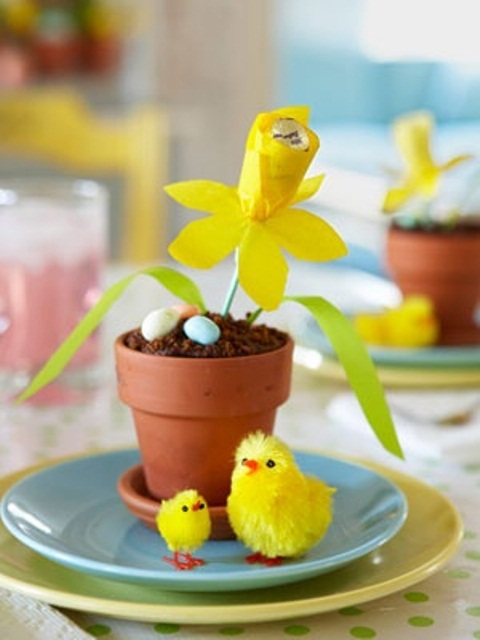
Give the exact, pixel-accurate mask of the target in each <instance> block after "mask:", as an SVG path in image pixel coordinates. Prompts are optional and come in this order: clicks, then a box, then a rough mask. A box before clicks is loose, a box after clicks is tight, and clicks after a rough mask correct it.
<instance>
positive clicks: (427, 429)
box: [326, 390, 480, 463]
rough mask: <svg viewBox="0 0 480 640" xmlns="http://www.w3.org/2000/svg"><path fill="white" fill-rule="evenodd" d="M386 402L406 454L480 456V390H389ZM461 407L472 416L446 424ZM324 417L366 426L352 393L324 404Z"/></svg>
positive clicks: (359, 427) (462, 458)
mask: <svg viewBox="0 0 480 640" xmlns="http://www.w3.org/2000/svg"><path fill="white" fill-rule="evenodd" d="M386 395H387V401H388V403H389V406H390V410H391V412H392V417H393V420H394V423H395V426H396V428H397V433H398V437H399V440H400V443H401V445H402V447H403V450H404V452H405V454H409V453H410V454H415V455H417V456H419V457H423V458H434V459H439V458H446V459H448V460H449V461H450V462H457V463H465V462H469V461H477V462H478V460H479V459H480V392H479V391H477V390H458V391H445V390H439V391H392V392H388V393H387V394H386ZM464 410H469V411H471V412H472V413H471V415H470V417H469V419H468V421H466V422H465V423H464V424H445V423H446V422H448V419H449V416H451V415H452V414H458V413H460V412H462V411H464ZM326 411H327V416H328V417H329V418H330V419H331V420H333V421H335V422H337V423H340V424H342V426H343V427H344V428H345V427H346V428H348V429H352V430H355V431H356V432H357V435H358V433H359V431H362V430H363V429H365V433H367V430H368V429H369V426H368V425H367V421H366V419H365V417H364V415H363V412H362V410H361V408H360V405H359V404H358V401H357V399H356V397H355V396H354V394H353V393H351V392H343V393H340V394H338V395H337V396H335V397H334V398H333V399H332V400H331V401H330V403H329V405H328V406H327V409H326Z"/></svg>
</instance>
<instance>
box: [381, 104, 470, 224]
mask: <svg viewBox="0 0 480 640" xmlns="http://www.w3.org/2000/svg"><path fill="white" fill-rule="evenodd" d="M433 127H434V118H433V116H432V115H431V114H430V113H428V112H426V111H420V112H416V113H413V114H409V115H407V116H403V117H401V118H398V119H397V120H396V121H395V122H394V124H393V136H394V141H395V144H396V146H397V148H398V151H399V153H400V155H401V157H402V159H403V163H404V173H403V174H402V175H401V176H400V180H399V184H398V185H396V186H395V187H393V188H392V189H390V190H389V191H388V192H387V194H386V196H385V200H384V203H383V207H382V208H383V211H384V212H385V213H393V212H395V211H398V209H400V208H401V207H402V206H403V205H404V204H405V203H406V202H407V201H408V200H410V199H411V198H413V197H416V196H420V197H422V198H424V199H425V200H431V199H433V198H434V197H435V196H436V195H437V192H438V188H439V185H440V181H441V179H442V176H443V174H444V173H445V172H446V171H448V170H449V169H451V168H452V167H455V166H456V165H458V164H459V163H461V162H464V161H465V160H468V159H470V158H471V156H470V155H468V154H464V155H459V156H455V157H453V158H452V159H451V160H448V161H447V162H445V163H443V164H437V163H436V162H435V160H434V158H433V156H432V151H431V138H432V131H433Z"/></svg>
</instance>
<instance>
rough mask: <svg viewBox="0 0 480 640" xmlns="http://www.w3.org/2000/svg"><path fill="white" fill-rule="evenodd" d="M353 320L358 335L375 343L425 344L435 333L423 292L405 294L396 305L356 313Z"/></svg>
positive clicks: (434, 338) (432, 341) (434, 320)
mask: <svg viewBox="0 0 480 640" xmlns="http://www.w3.org/2000/svg"><path fill="white" fill-rule="evenodd" d="M354 323H355V327H356V329H357V332H358V334H359V335H360V337H361V338H363V340H365V342H367V343H368V344H371V345H377V346H389V347H427V346H430V345H432V344H435V342H436V341H437V339H438V335H439V324H438V321H437V318H436V317H435V312H434V308H433V305H432V303H431V301H430V300H429V299H428V298H426V297H424V296H407V297H406V298H405V300H404V301H403V302H402V304H401V305H400V306H399V307H396V308H394V309H387V310H386V311H384V312H383V313H380V314H361V315H358V316H356V317H355V319H354Z"/></svg>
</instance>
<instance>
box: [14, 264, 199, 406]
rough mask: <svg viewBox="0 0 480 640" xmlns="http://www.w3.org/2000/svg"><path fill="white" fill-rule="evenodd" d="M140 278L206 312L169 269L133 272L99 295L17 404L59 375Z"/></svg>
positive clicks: (191, 288) (184, 280) (190, 285)
mask: <svg viewBox="0 0 480 640" xmlns="http://www.w3.org/2000/svg"><path fill="white" fill-rule="evenodd" d="M142 275H146V276H151V277H152V278H155V280H157V281H158V282H159V283H160V284H161V285H163V286H164V287H165V288H166V289H168V291H170V292H171V293H173V294H174V295H175V296H176V297H178V298H179V299H180V300H183V301H184V302H187V303H189V304H195V305H197V306H198V307H200V310H201V311H202V313H204V312H205V311H206V307H205V303H204V301H203V297H202V294H201V293H200V291H199V289H198V287H197V285H196V284H195V283H194V282H193V281H192V280H190V278H188V277H187V276H185V275H183V274H182V273H180V272H179V271H175V269H171V268H169V267H147V268H145V269H141V270H140V271H136V272H135V273H133V274H131V275H129V276H126V277H125V278H122V280H119V281H118V282H116V283H114V284H113V285H111V286H110V287H109V288H108V289H107V290H106V291H105V292H104V293H103V295H102V296H101V298H100V300H99V301H98V302H97V304H96V305H95V306H94V307H92V308H91V309H90V311H89V312H88V313H87V314H86V315H85V316H84V318H83V319H82V320H81V321H80V322H79V323H78V324H77V326H76V327H75V328H74V329H73V331H72V333H71V334H70V335H69V336H68V338H66V339H65V340H64V342H62V344H61V345H60V346H59V347H58V349H57V350H56V351H55V352H54V353H53V355H52V356H51V357H50V359H49V360H48V361H47V362H46V364H45V365H44V366H43V367H42V369H40V371H39V372H38V373H37V375H36V376H35V377H34V378H33V380H32V381H31V383H30V384H29V386H28V387H27V388H26V389H25V390H24V391H23V392H22V393H21V394H20V395H19V396H18V398H17V399H16V402H17V403H20V402H23V401H25V400H27V399H28V398H30V397H31V396H33V395H34V394H35V393H37V391H40V389H42V388H43V387H45V386H46V385H47V384H48V383H50V382H52V380H54V379H55V378H56V377H57V376H58V375H60V373H61V372H62V371H63V369H64V368H65V367H66V365H67V364H68V363H69V362H70V360H71V359H72V358H73V356H74V355H75V353H76V352H77V351H78V349H79V348H80V347H81V346H82V344H83V343H84V342H85V340H86V339H87V338H88V336H89V335H90V334H91V333H92V332H93V331H94V330H95V329H96V328H97V327H98V325H99V324H100V322H101V321H102V319H103V318H104V316H105V315H106V314H107V312H108V311H109V310H110V307H111V306H112V305H113V304H114V302H116V301H117V300H118V298H119V297H120V296H121V295H122V293H123V292H124V291H125V289H126V288H127V287H128V286H129V284H130V283H131V282H132V281H133V280H135V279H136V278H137V277H138V276H142Z"/></svg>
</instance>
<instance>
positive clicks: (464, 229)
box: [388, 222, 480, 239]
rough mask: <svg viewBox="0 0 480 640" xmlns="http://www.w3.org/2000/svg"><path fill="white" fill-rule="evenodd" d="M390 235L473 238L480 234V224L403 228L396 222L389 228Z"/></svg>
mask: <svg viewBox="0 0 480 640" xmlns="http://www.w3.org/2000/svg"><path fill="white" fill-rule="evenodd" d="M388 233H395V234H399V235H406V236H408V235H410V236H411V235H415V236H421V237H422V238H436V239H438V238H445V239H447V238H472V237H476V236H478V235H479V234H480V222H479V223H477V224H471V225H468V226H455V227H452V228H445V227H440V226H439V227H433V228H428V229H427V228H424V227H412V228H408V227H402V226H401V225H399V224H396V223H395V222H392V223H391V224H390V226H389V227H388Z"/></svg>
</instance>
